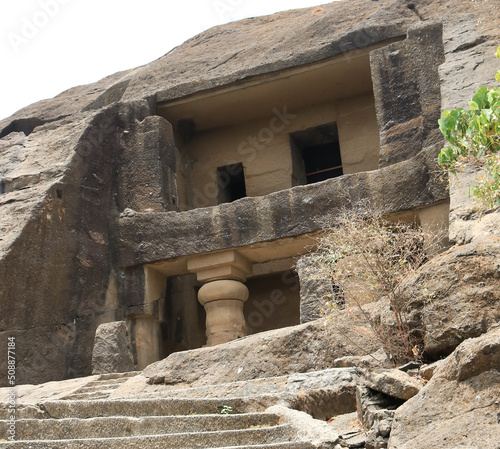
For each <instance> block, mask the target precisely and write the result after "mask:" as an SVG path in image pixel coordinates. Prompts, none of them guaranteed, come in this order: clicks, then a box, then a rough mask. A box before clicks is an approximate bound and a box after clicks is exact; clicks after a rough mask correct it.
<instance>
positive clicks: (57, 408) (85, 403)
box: [0, 396, 276, 420]
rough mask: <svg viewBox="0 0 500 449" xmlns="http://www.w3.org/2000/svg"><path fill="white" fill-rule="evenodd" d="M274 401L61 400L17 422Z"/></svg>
mask: <svg viewBox="0 0 500 449" xmlns="http://www.w3.org/2000/svg"><path fill="white" fill-rule="evenodd" d="M275 401H276V397H274V396H272V397H270V398H266V397H259V398H257V399H256V398H224V399H171V398H158V399H150V398H148V399H97V400H76V401H69V400H60V401H49V402H45V403H42V404H38V406H37V407H38V408H37V413H34V411H33V407H30V408H27V409H25V408H22V407H19V408H18V411H17V416H16V417H17V419H30V418H54V419H61V418H82V419H85V418H95V417H102V416H135V417H137V416H174V415H210V414H218V413H219V412H220V410H221V409H222V408H223V407H224V406H229V407H231V408H232V409H233V413H236V414H240V413H253V412H263V411H264V410H265V409H266V408H268V407H269V406H270V405H273V403H274V402H275ZM0 419H3V420H8V416H7V409H3V410H0Z"/></svg>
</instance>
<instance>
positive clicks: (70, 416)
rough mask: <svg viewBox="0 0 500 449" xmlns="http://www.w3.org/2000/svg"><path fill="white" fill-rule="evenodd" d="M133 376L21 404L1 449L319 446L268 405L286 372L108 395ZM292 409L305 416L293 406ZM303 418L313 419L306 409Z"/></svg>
mask: <svg viewBox="0 0 500 449" xmlns="http://www.w3.org/2000/svg"><path fill="white" fill-rule="evenodd" d="M136 374H137V373H128V374H122V375H102V376H99V378H97V379H92V380H90V381H89V382H88V383H86V384H85V385H84V386H83V387H81V388H79V389H76V390H75V391H73V392H71V393H69V394H68V395H66V396H63V397H62V398H61V399H58V400H48V401H46V402H42V403H38V404H19V406H18V409H17V413H16V421H15V432H16V441H14V442H4V443H3V444H1V447H5V448H6V449H7V448H22V449H31V448H32V449H38V448H39V449H63V448H64V449H80V448H90V449H93V448H95V449H103V448H110V449H114V448H116V449H118V448H120V449H127V448H141V449H149V448H155V449H156V448H165V449H174V448H178V449H191V448H207V449H210V448H214V449H215V448H224V449H237V448H239V449H242V448H248V449H306V448H313V447H318V446H317V445H313V443H312V440H313V439H312V438H308V437H307V436H306V437H304V435H303V434H302V433H301V432H298V431H297V426H295V425H294V420H295V418H293V419H290V417H288V419H284V417H283V415H280V414H279V413H275V412H273V411H272V409H271V411H266V409H268V408H269V407H270V406H272V405H274V404H277V403H278V402H279V400H280V398H283V392H284V390H285V389H286V385H288V384H289V382H288V383H287V381H288V378H287V377H283V378H273V379H266V380H257V381H250V382H242V383H233V384H226V385H215V386H211V387H210V386H209V387H206V388H198V389H196V388H194V389H192V388H185V389H171V390H166V389H163V390H161V391H158V392H156V393H155V394H153V393H150V394H144V393H142V394H139V395H136V396H131V395H125V397H114V395H115V396H116V393H117V391H119V388H120V386H122V385H123V384H124V383H125V382H126V381H127V380H129V379H131V378H132V377H133V376H135V375H136ZM132 380H133V379H132ZM242 389H244V391H243V390H242ZM224 392H225V394H224ZM243 393H244V394H243ZM118 396H119V395H118ZM224 407H231V408H232V413H231V414H221V410H222V409H223V408H224ZM290 413H292V414H293V413H296V414H302V415H305V413H302V412H298V411H292V410H291V411H290ZM299 418H300V417H299ZM307 419H311V420H312V418H311V417H309V416H308V415H307ZM299 420H300V419H299ZM8 428H9V422H8V416H7V410H6V408H3V407H2V408H0V441H2V440H1V438H6V437H4V435H8V433H7V431H8ZM333 439H335V437H334V438H333ZM3 441H5V440H3ZM321 447H323V446H321ZM325 447H330V446H325ZM331 447H333V446H331Z"/></svg>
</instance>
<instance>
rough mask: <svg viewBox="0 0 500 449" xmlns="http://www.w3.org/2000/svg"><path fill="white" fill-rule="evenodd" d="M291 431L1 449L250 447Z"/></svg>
mask: <svg viewBox="0 0 500 449" xmlns="http://www.w3.org/2000/svg"><path fill="white" fill-rule="evenodd" d="M293 436H294V432H293V429H292V427H291V426H290V425H288V424H285V425H279V426H274V427H266V428H258V429H245V430H223V431H215V432H195V433H178V434H162V435H140V436H130V437H119V438H85V439H67V440H24V441H15V442H9V443H4V444H3V446H2V447H4V448H13V449H14V448H19V449H21V448H22V449H31V448H32V449H83V448H85V449H103V448H107V449H128V448H138V447H140V448H141V449H194V448H223V447H228V446H229V447H231V446H233V447H237V448H240V449H241V448H242V447H248V446H249V447H252V445H257V444H259V445H265V444H271V443H288V442H291V441H292V440H293Z"/></svg>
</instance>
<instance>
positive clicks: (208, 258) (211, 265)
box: [187, 250, 253, 282]
mask: <svg viewBox="0 0 500 449" xmlns="http://www.w3.org/2000/svg"><path fill="white" fill-rule="evenodd" d="M187 268H188V270H189V271H190V272H191V273H196V278H197V279H198V281H200V282H212V281H217V280H236V281H240V282H245V281H246V279H247V275H248V274H250V273H251V272H252V270H253V267H252V262H250V260H248V259H247V258H246V257H245V256H243V255H242V254H241V253H239V252H238V251H236V250H226V251H220V252H217V253H210V254H202V255H200V256H193V257H191V258H190V259H189V260H188V262H187Z"/></svg>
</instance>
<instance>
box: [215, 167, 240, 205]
mask: <svg viewBox="0 0 500 449" xmlns="http://www.w3.org/2000/svg"><path fill="white" fill-rule="evenodd" d="M217 186H218V187H219V195H218V200H219V204H221V203H230V202H232V201H236V200H239V199H240V198H244V197H246V196H247V191H246V187H245V173H244V171H243V165H242V164H241V163H238V164H231V165H226V166H225V167H219V168H218V169H217Z"/></svg>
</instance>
